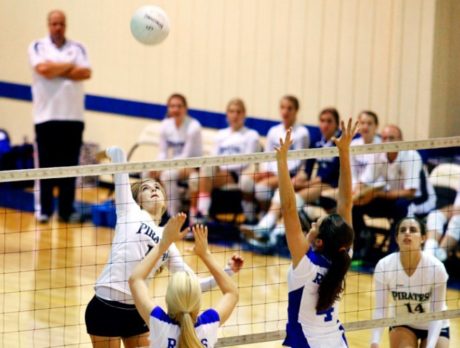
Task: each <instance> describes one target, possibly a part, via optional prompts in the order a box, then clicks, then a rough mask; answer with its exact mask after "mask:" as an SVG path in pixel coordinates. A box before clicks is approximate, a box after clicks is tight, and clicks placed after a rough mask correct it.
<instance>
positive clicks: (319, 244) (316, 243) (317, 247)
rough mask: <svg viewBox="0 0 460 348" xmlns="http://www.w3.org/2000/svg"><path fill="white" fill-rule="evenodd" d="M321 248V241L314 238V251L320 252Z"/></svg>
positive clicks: (322, 244) (322, 245)
mask: <svg viewBox="0 0 460 348" xmlns="http://www.w3.org/2000/svg"><path fill="white" fill-rule="evenodd" d="M323 247H324V243H323V240H322V239H320V238H316V239H315V249H316V250H318V251H321V250H323Z"/></svg>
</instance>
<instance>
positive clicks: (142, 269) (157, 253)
mask: <svg viewBox="0 0 460 348" xmlns="http://www.w3.org/2000/svg"><path fill="white" fill-rule="evenodd" d="M185 219H186V215H185V214H183V213H180V214H178V215H176V216H174V217H172V218H171V219H169V221H168V223H167V224H166V226H165V229H164V231H163V238H162V239H161V241H160V243H159V244H158V245H157V246H155V248H154V249H153V250H152V251H151V252H150V253H149V254H148V255H147V256H146V257H145V258H144V260H142V261H141V262H140V263H139V264H137V266H136V267H135V268H134V270H133V273H132V274H131V277H130V278H129V286H130V288H131V292H132V294H133V298H134V302H135V304H136V308H137V310H138V311H139V313H140V315H141V316H142V318H143V319H144V321H145V322H146V323H148V324H149V327H150V347H180V348H202V347H208V348H211V347H214V345H215V343H216V342H217V330H218V328H219V326H220V325H222V324H223V323H224V322H225V321H226V320H227V319H228V317H229V316H230V314H231V313H232V311H233V309H234V308H235V306H236V304H237V302H238V289H237V287H236V285H235V283H234V282H233V281H232V280H231V278H230V277H229V276H228V275H227V274H226V273H225V272H224V271H223V270H222V269H221V268H220V267H219V265H218V263H217V262H216V260H215V259H214V257H213V256H212V254H211V252H210V251H209V248H208V238H207V235H208V230H207V227H204V226H203V225H196V226H194V227H193V229H192V230H193V233H194V236H195V247H194V250H195V253H196V254H197V256H198V257H199V258H200V259H201V260H202V261H203V262H204V264H205V265H206V267H207V268H208V269H209V271H210V273H211V274H212V275H213V277H214V279H215V280H216V282H217V285H218V286H219V288H220V290H221V291H222V294H223V296H222V297H221V299H220V300H219V301H218V302H217V304H216V305H215V306H214V308H210V309H207V310H205V311H204V312H202V313H201V314H199V312H200V306H201V289H200V284H199V281H198V279H197V277H196V276H195V274H194V273H193V272H190V271H183V272H177V273H175V274H174V275H173V276H172V277H171V279H170V281H169V284H168V288H167V291H166V306H167V312H165V311H164V310H163V309H162V308H161V307H160V306H158V305H157V304H156V303H155V301H154V300H153V299H152V298H151V296H150V295H149V292H148V288H147V285H146V283H145V279H146V278H147V276H148V275H149V274H150V272H151V271H152V269H154V267H155V265H156V264H157V263H158V262H159V260H160V259H161V257H162V255H163V254H164V253H165V252H166V251H167V250H168V248H169V247H170V246H171V245H172V244H173V243H174V242H177V241H179V240H181V239H182V238H184V236H185V234H186V233H187V230H184V231H182V232H181V231H180V229H181V226H182V225H183V223H184V222H185Z"/></svg>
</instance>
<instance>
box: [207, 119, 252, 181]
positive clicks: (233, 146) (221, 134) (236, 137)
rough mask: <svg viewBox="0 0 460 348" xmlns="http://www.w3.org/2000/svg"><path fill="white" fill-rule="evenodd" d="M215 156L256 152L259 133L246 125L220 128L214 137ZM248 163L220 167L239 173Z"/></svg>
mask: <svg viewBox="0 0 460 348" xmlns="http://www.w3.org/2000/svg"><path fill="white" fill-rule="evenodd" d="M215 144H216V148H215V152H214V154H215V155H216V156H229V155H242V154H249V153H254V152H257V150H258V148H259V133H257V132H256V131H255V130H253V129H249V128H247V127H241V128H240V129H238V130H237V131H234V130H233V129H232V128H231V127H228V128H225V129H221V130H219V131H218V132H217V134H216V138H215ZM247 166H248V164H240V163H233V164H225V165H222V166H220V169H222V170H226V171H229V172H235V173H237V174H241V172H242V171H243V170H244V169H245V168H246V167H247Z"/></svg>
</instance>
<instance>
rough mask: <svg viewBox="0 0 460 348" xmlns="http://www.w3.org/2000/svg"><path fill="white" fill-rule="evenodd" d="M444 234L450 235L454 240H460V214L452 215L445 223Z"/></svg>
mask: <svg viewBox="0 0 460 348" xmlns="http://www.w3.org/2000/svg"><path fill="white" fill-rule="evenodd" d="M446 235H448V236H449V237H452V238H453V239H455V240H456V241H458V240H460V215H455V216H452V218H451V219H450V221H449V224H448V225H447V232H446Z"/></svg>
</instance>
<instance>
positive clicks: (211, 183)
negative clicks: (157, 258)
mask: <svg viewBox="0 0 460 348" xmlns="http://www.w3.org/2000/svg"><path fill="white" fill-rule="evenodd" d="M245 119H246V107H245V105H244V102H243V101H242V100H241V99H239V98H235V99H232V100H230V101H229V103H228V105H227V122H228V125H229V127H227V128H225V129H221V130H219V131H218V132H217V135H216V138H215V148H214V149H215V153H214V155H216V156H226V155H241V154H248V153H254V152H256V151H257V150H258V148H259V133H257V132H256V131H255V130H253V129H249V128H247V127H245V125H244V123H245ZM247 167H248V164H244V163H243V164H242V163H235V164H225V165H222V166H220V167H203V168H201V171H200V178H199V194H198V202H197V206H195V207H191V217H190V218H193V217H195V216H196V215H197V213H198V214H200V215H201V216H203V217H206V216H208V211H209V207H210V205H211V191H212V189H213V188H216V187H217V188H235V187H236V185H237V184H238V182H239V181H240V180H239V178H240V176H241V173H242V172H243V171H244V170H245V169H246V168H247ZM190 189H191V190H192V187H191V188H190ZM194 189H195V191H196V190H197V189H198V187H196V188H194ZM195 195H196V192H191V196H192V197H193V196H195ZM245 202H246V201H243V208H245V212H247V214H248V215H249V214H251V216H253V214H254V211H255V207H254V204H253V203H252V201H251V202H248V203H247V204H245Z"/></svg>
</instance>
